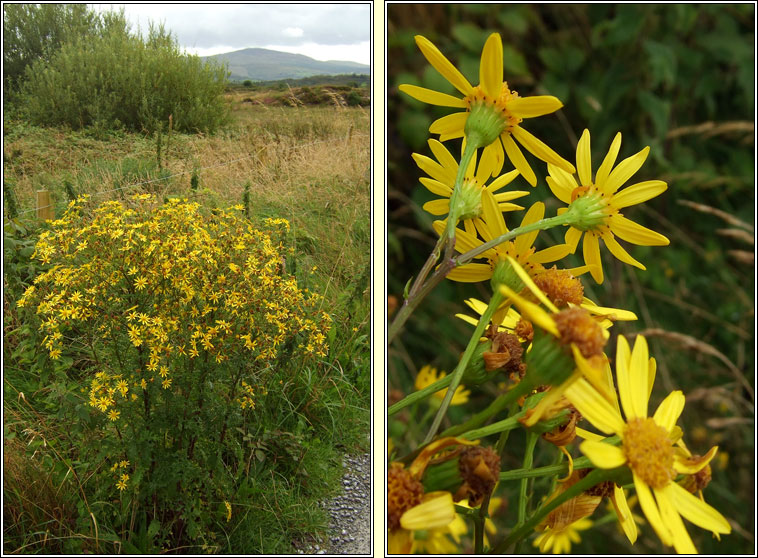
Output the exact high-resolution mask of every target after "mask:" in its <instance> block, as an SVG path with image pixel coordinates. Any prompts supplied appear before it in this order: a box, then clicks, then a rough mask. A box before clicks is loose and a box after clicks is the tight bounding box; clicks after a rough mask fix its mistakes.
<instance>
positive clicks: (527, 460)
mask: <svg viewBox="0 0 758 558" xmlns="http://www.w3.org/2000/svg"><path fill="white" fill-rule="evenodd" d="M538 438H539V434H535V433H534V432H529V431H527V433H526V450H525V451H524V467H523V468H524V469H527V470H528V469H531V468H532V464H533V463H534V447H535V446H536V445H537V439H538ZM528 482H529V479H528V478H527V477H524V478H522V479H521V487H520V490H519V501H518V522H519V525H521V524H522V523H524V520H525V519H526V503H527V498H526V489H527V483H528Z"/></svg>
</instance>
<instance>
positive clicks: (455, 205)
mask: <svg viewBox="0 0 758 558" xmlns="http://www.w3.org/2000/svg"><path fill="white" fill-rule="evenodd" d="M481 214H482V189H481V188H480V187H479V186H477V185H476V184H475V183H470V182H466V181H465V180H464V181H463V183H462V184H461V185H460V187H458V188H456V189H455V191H454V192H453V195H452V196H450V215H451V217H452V218H453V219H455V220H460V221H462V220H464V219H474V218H475V217H479V216H480V215H481Z"/></svg>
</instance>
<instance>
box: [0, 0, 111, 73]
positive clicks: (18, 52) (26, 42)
mask: <svg viewBox="0 0 758 558" xmlns="http://www.w3.org/2000/svg"><path fill="white" fill-rule="evenodd" d="M118 22H120V23H121V24H122V26H123V25H125V24H126V20H125V19H124V17H123V13H121V14H107V15H106V16H104V17H102V18H100V17H98V16H97V15H96V14H95V12H93V11H91V10H89V9H87V6H86V5H84V4H8V5H4V6H3V78H4V80H5V82H6V85H13V84H15V83H16V82H17V81H18V80H19V79H21V78H22V77H23V75H24V71H25V70H26V67H27V66H28V65H29V64H31V63H32V62H34V61H35V60H40V59H42V60H48V59H49V58H50V56H51V55H52V54H53V53H54V52H55V51H56V50H58V49H59V48H60V46H61V45H62V44H63V43H64V42H65V41H67V40H70V39H71V38H73V37H76V36H83V35H89V36H92V35H96V34H98V32H99V30H100V29H102V28H103V27H105V26H107V25H112V24H118Z"/></svg>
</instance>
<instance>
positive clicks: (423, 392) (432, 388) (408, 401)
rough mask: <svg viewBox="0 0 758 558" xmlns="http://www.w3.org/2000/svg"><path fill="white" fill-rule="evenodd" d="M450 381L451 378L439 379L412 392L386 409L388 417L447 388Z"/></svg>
mask: <svg viewBox="0 0 758 558" xmlns="http://www.w3.org/2000/svg"><path fill="white" fill-rule="evenodd" d="M452 380H453V377H452V376H445V377H444V378H440V379H439V380H437V381H436V382H434V383H433V384H429V385H428V386H426V387H425V388H423V389H420V390H418V391H414V392H413V393H411V394H409V395H406V396H405V397H403V398H402V399H401V400H400V401H398V402H397V403H395V404H394V405H391V406H390V408H389V409H387V415H390V416H391V415H394V414H395V413H397V412H399V411H401V410H403V409H405V408H406V407H407V406H408V405H412V404H413V403H415V402H416V401H421V400H422V399H426V398H427V397H429V396H430V395H432V394H434V393H437V392H438V391H439V390H441V389H443V388H446V387H447V386H449V385H450V382H451V381H452Z"/></svg>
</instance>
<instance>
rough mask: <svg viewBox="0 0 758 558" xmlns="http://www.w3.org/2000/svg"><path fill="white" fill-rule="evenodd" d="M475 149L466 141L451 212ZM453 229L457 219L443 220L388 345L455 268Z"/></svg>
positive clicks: (473, 145) (389, 330) (453, 217)
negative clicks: (444, 226)
mask: <svg viewBox="0 0 758 558" xmlns="http://www.w3.org/2000/svg"><path fill="white" fill-rule="evenodd" d="M476 149H477V144H476V143H475V142H473V141H470V142H469V143H467V144H466V149H465V150H464V151H463V155H462V156H461V163H460V165H458V174H457V175H456V177H455V184H454V185H453V193H452V194H451V196H450V207H451V209H452V208H454V207H456V204H455V203H454V200H455V199H457V197H458V192H460V189H461V185H462V184H463V179H464V178H465V176H466V168H468V165H469V163H470V162H471V158H472V157H473V156H474V155H475V154H476ZM457 225H458V216H457V215H455V214H454V213H451V214H449V215H448V218H447V230H446V233H445V234H443V235H440V238H439V240H437V244H436V245H435V247H434V249H433V250H432V253H431V254H429V257H428V258H427V260H426V262H425V263H424V266H423V267H422V268H421V271H420V272H419V275H418V277H416V279H415V280H414V282H413V285H412V286H411V289H410V290H409V291H408V296H407V297H406V298H405V300H404V301H403V306H402V307H401V308H400V310H398V312H397V314H396V315H395V319H394V320H393V321H392V324H391V325H390V327H389V329H388V331H387V343H391V342H392V340H393V339H394V338H395V335H397V333H398V332H399V331H400V328H402V327H403V324H405V322H406V320H408V318H409V317H410V315H411V313H413V311H414V310H415V309H416V307H417V306H418V305H419V303H420V302H421V301H422V300H423V299H424V297H425V296H426V295H427V294H428V293H429V291H431V290H432V289H433V288H434V287H435V286H437V285H438V284H439V283H440V282H441V281H442V279H444V278H445V276H446V275H447V274H448V273H449V272H450V270H451V269H453V267H455V266H454V265H453V264H452V262H450V261H449V260H451V258H452V255H453V247H454V246H455V227H456V226H457ZM443 248H444V249H445V254H444V257H443V264H442V265H441V266H440V267H439V268H438V269H437V271H436V272H435V273H434V275H432V277H431V278H430V279H429V281H428V282H427V281H426V277H427V275H428V274H429V272H430V271H431V270H432V267H434V264H435V263H437V260H439V258H440V253H441V252H442V249H443ZM445 264H447V265H445Z"/></svg>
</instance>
